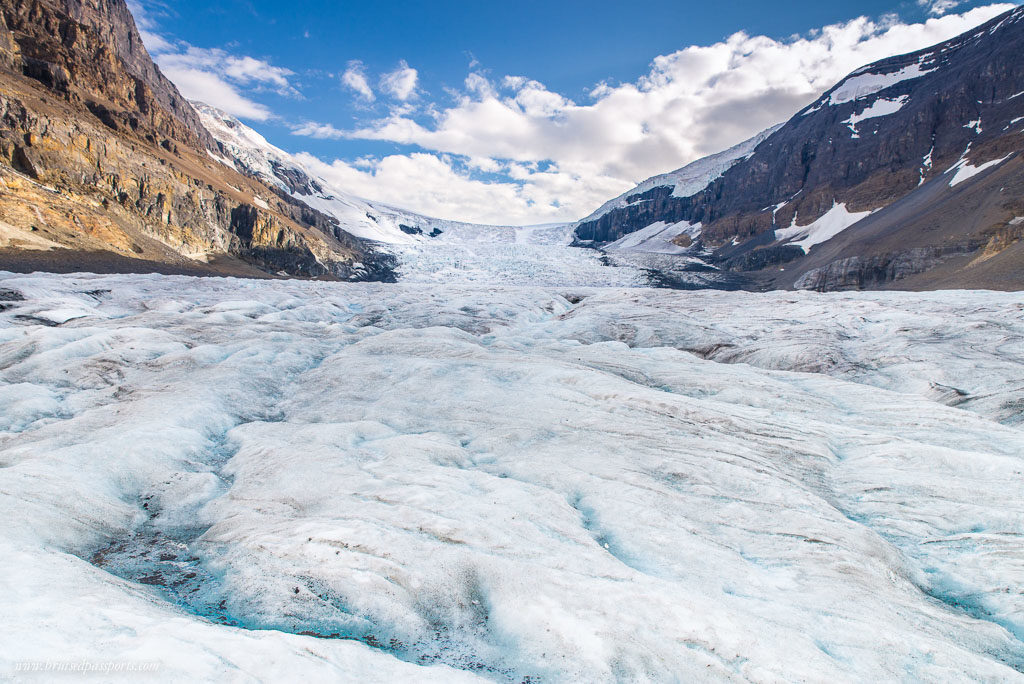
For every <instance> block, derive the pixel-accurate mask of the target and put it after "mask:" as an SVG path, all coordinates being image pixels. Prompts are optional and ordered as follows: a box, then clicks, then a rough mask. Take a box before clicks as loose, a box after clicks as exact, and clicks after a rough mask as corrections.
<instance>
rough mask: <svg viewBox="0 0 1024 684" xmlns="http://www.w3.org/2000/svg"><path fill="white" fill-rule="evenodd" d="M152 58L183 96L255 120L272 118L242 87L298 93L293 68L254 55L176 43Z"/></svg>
mask: <svg viewBox="0 0 1024 684" xmlns="http://www.w3.org/2000/svg"><path fill="white" fill-rule="evenodd" d="M155 59H156V62H157V64H159V65H160V69H161V70H162V71H163V72H164V74H165V75H166V76H167V77H168V78H169V79H171V81H173V82H174V84H175V85H176V86H178V89H179V90H180V91H181V93H182V95H184V96H185V97H187V98H188V99H190V100H199V101H200V102H205V103H206V104H209V105H213V106H214V107H217V108H219V109H223V110H224V111H226V112H227V113H228V114H232V115H234V116H238V117H242V118H248V119H255V120H257V121H266V120H267V119H269V118H271V117H272V113H271V111H270V109H268V108H267V107H266V106H264V105H262V104H260V103H258V102H255V101H254V100H252V99H250V98H249V97H247V96H246V95H243V94H242V92H241V90H242V89H245V90H246V91H248V92H261V91H265V90H270V91H273V92H276V93H278V94H279V95H284V96H287V97H299V92H298V91H297V90H296V89H295V88H293V87H292V86H291V84H290V83H289V77H290V76H292V75H293V72H292V71H290V70H288V69H285V68H282V67H276V66H273V65H271V64H270V63H268V62H266V61H264V60H260V59H255V58H253V57H247V56H242V57H239V56H237V55H232V54H229V53H228V52H226V51H225V50H221V49H218V48H197V47H194V46H191V45H188V44H187V43H179V44H178V45H177V46H175V49H174V50H173V51H163V52H161V53H159V54H157V55H156V57H155Z"/></svg>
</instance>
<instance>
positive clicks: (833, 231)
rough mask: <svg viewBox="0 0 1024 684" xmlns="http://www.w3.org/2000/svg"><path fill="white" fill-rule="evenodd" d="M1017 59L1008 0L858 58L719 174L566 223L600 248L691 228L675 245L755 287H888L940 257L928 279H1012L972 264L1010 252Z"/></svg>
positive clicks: (1023, 46)
mask: <svg viewBox="0 0 1024 684" xmlns="http://www.w3.org/2000/svg"><path fill="white" fill-rule="evenodd" d="M1021 54H1024V8H1017V9H1015V10H1012V11H1010V12H1007V13H1006V14H1004V15H1003V16H1001V17H998V18H996V19H994V20H993V21H991V22H989V23H988V24H985V25H983V26H981V27H978V28H977V29H974V30H972V31H970V32H968V33H966V34H964V35H962V36H959V37H957V38H955V39H953V40H951V41H948V42H946V43H943V44H941V45H937V46H934V47H932V48H929V49H926V50H922V51H919V52H916V53H912V54H908V55H902V56H899V57H893V58H890V59H886V60H882V61H880V62H877V63H875V64H871V65H869V66H866V67H864V68H862V69H859V70H857V71H855V72H854V73H852V74H850V75H849V76H848V77H847V78H845V79H844V80H843V81H842V82H840V83H839V84H837V85H836V86H835V87H833V88H832V89H830V90H829V91H828V92H826V93H825V94H824V95H823V96H822V97H821V98H819V99H818V100H817V101H816V102H814V103H812V104H811V105H809V106H808V107H807V108H805V109H804V110H802V111H800V112H798V113H797V114H796V115H795V116H794V117H793V118H792V119H791V120H790V121H788V122H787V123H786V124H785V125H784V126H782V127H781V128H779V129H778V130H776V131H775V132H774V133H772V134H771V135H769V136H768V137H767V138H765V139H764V140H763V141H761V142H760V143H759V144H757V146H756V148H755V149H754V150H753V152H752V154H750V155H749V156H747V157H746V158H744V159H742V160H740V161H739V162H737V163H735V164H734V165H732V166H730V167H729V168H728V169H727V170H725V171H724V172H723V173H722V174H721V175H720V176H719V177H717V178H715V179H713V180H711V181H710V182H708V183H706V184H705V185H703V186H702V187H700V188H698V189H694V190H693V192H690V193H687V194H686V196H680V193H678V192H674V191H673V188H672V187H666V186H657V187H647V188H646V189H644V188H643V187H642V188H641V189H642V191H641V192H635V193H633V194H631V196H629V198H628V202H626V203H625V204H624V205H623V206H620V207H617V208H613V209H612V210H611V211H608V212H606V213H604V214H602V215H600V216H595V217H588V219H585V220H583V221H582V222H580V224H579V226H578V227H577V230H576V236H577V240H578V242H579V243H581V244H587V245H592V246H603V245H605V244H607V243H609V242H612V241H615V240H618V239H620V238H621V236H622V235H625V234H628V233H630V232H633V231H637V230H640V229H643V228H645V227H647V226H649V225H651V224H653V223H655V222H659V221H660V222H664V223H665V224H669V225H673V224H675V225H681V226H684V227H692V226H699V238H698V239H696V240H694V238H693V233H694V232H695V231H694V230H689V231H688V233H687V237H686V239H687V240H688V241H690V242H692V246H691V247H690V249H689V250H688V251H689V253H691V254H702V255H704V256H705V257H706V258H707V259H708V260H709V261H711V262H713V263H715V264H716V265H717V266H720V267H724V268H726V269H730V270H735V271H743V272H747V273H749V274H750V275H752V276H753V277H754V279H755V280H756V281H757V282H758V283H760V285H761V286H763V287H778V286H801V287H819V288H823V289H832V288H850V287H880V286H891V285H893V284H894V283H896V282H897V281H901V280H904V279H907V278H910V277H911V276H916V275H917V274H920V273H925V272H928V271H931V270H933V269H935V268H937V267H938V266H940V265H942V264H945V263H947V262H949V261H950V260H951V259H959V260H960V262H958V263H960V265H961V266H962V268H960V270H959V272H958V273H953V272H952V271H950V272H949V273H947V276H948V277H947V278H946V280H944V281H943V283H942V284H943V285H947V286H948V285H952V286H984V287H992V286H994V287H1004V288H1005V287H1011V288H1020V287H1024V262H1020V263H1019V264H1018V268H1017V269H1016V273H1014V269H1013V268H1011V267H1009V266H1007V267H1006V268H1003V269H1001V270H1000V275H999V276H998V277H996V276H995V275H993V274H990V273H988V272H987V271H986V274H987V275H984V276H982V275H981V274H982V270H979V269H978V268H977V267H979V266H981V264H982V262H979V261H977V260H976V259H975V257H977V256H979V255H980V254H981V252H982V251H984V250H989V251H991V250H994V249H999V248H1000V247H1001V250H1006V249H1009V248H1011V247H1012V246H1013V245H1015V244H1016V240H1017V239H1018V238H1017V237H1015V236H1016V235H1017V234H1018V232H1019V231H1017V230H1015V229H1014V228H1013V226H1011V225H1010V223H1011V222H1012V221H1014V220H1016V218H1017V217H1018V216H1021V215H1024V212H1021V211H1020V209H1019V205H1020V204H1021V198H1022V197H1024V195H1022V194H1019V191H1014V192H1011V191H1010V190H1009V189H1010V188H1020V185H1021V183H1020V180H1021V173H1022V169H1021V165H1020V156H1021V154H1022V152H1024V136H1022V133H1024V123H1022V122H1024V60H1022V59H1021V58H1020V55H1021ZM1015 192H1016V193H1017V194H1015ZM965 202H966V203H968V204H973V205H976V208H977V211H975V212H973V213H971V212H965V211H962V210H961V209H957V207H961V208H962V207H963V206H964V203H965ZM890 208H893V209H890ZM869 219H870V220H869ZM826 255H827V257H828V260H827V261H823V258H824V257H825V256H826ZM990 258H991V257H990ZM983 261H989V259H985V260H983ZM947 270H948V269H947ZM811 271H814V272H815V275H806V274H809V273H810V272H811ZM805 276H806V277H805ZM990 276H991V277H990ZM992 278H996V279H995V280H992ZM922 282H923V280H922ZM908 284H909V285H913V283H908Z"/></svg>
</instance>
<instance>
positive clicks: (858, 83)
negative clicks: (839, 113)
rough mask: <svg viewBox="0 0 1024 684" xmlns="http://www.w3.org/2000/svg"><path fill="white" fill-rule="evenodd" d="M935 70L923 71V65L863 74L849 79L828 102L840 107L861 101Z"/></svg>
mask: <svg viewBox="0 0 1024 684" xmlns="http://www.w3.org/2000/svg"><path fill="white" fill-rule="evenodd" d="M934 70H935V69H934V68H933V69H922V68H921V64H919V63H918V64H911V65H909V66H906V67H903V68H902V69H900V70H899V71H894V72H892V73H888V74H876V73H862V74H857V75H855V76H851V77H850V78H847V79H846V80H845V81H843V82H842V83H840V84H839V85H838V86H836V88H835V89H834V90H833V91H832V93H831V95H830V97H829V98H828V100H827V102H828V103H829V104H830V105H833V106H834V105H840V104H843V103H846V102H852V101H854V100H859V99H861V98H864V97H868V96H869V95H874V94H875V93H877V92H881V91H883V90H886V89H888V88H891V87H893V86H894V85H896V84H897V83H902V82H903V81H908V80H910V79H914V78H920V77H921V76H924V75H925V74H927V73H930V72H932V71H934Z"/></svg>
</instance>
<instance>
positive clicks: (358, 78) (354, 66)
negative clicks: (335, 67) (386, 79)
mask: <svg viewBox="0 0 1024 684" xmlns="http://www.w3.org/2000/svg"><path fill="white" fill-rule="evenodd" d="M341 82H342V84H343V85H344V86H345V87H347V88H350V89H352V90H354V91H356V93H358V94H359V96H360V97H362V98H363V99H364V100H366V101H367V102H373V100H374V99H375V98H374V96H373V89H372V88H371V87H370V83H369V81H367V80H366V71H365V68H364V67H363V63H362V62H360V61H359V60H353V61H351V62H349V63H348V68H347V69H345V73H343V74H342V75H341Z"/></svg>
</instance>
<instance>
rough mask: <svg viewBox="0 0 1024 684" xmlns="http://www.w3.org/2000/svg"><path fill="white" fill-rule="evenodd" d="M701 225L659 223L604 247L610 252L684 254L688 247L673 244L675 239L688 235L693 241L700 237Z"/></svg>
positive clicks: (682, 222)
mask: <svg viewBox="0 0 1024 684" xmlns="http://www.w3.org/2000/svg"><path fill="white" fill-rule="evenodd" d="M700 231H701V224H700V223H697V224H691V223H689V222H688V221H679V222H678V223H665V222H664V221H657V222H656V223H652V224H651V225H649V226H647V227H646V228H641V229H640V230H638V231H635V232H632V233H629V234H628V235H625V236H623V237H621V238H619V239H618V240H616V241H615V242H612V243H610V244H607V245H605V246H604V250H605V251H608V252H645V253H652V254H683V253H685V252H686V251H687V248H686V247H680V246H679V245H677V244H675V243H673V242H672V240H673V239H674V238H677V237H679V236H680V235H683V234H686V235H688V236H689V237H690V239H691V240H695V239H697V237H698V236H700Z"/></svg>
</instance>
